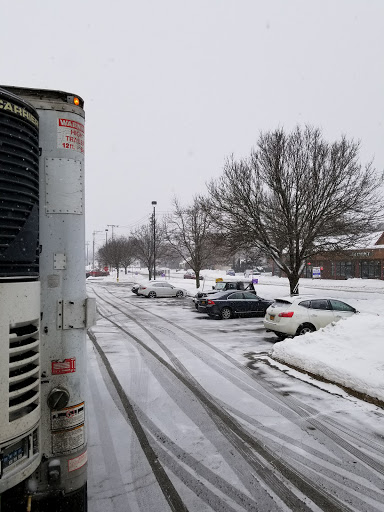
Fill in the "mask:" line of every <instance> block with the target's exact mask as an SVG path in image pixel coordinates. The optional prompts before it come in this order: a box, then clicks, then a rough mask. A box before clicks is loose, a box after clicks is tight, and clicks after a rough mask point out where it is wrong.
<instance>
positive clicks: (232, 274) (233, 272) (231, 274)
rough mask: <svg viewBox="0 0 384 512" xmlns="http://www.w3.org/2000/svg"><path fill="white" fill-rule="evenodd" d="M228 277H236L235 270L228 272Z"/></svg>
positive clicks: (231, 269)
mask: <svg viewBox="0 0 384 512" xmlns="http://www.w3.org/2000/svg"><path fill="white" fill-rule="evenodd" d="M226 274H227V276H235V275H236V274H235V271H234V270H233V268H230V269H228V270H227V272H226Z"/></svg>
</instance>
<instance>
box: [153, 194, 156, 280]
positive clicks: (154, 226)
mask: <svg viewBox="0 0 384 512" xmlns="http://www.w3.org/2000/svg"><path fill="white" fill-rule="evenodd" d="M156 205H157V201H152V206H153V279H156Z"/></svg>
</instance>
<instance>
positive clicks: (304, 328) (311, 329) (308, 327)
mask: <svg viewBox="0 0 384 512" xmlns="http://www.w3.org/2000/svg"><path fill="white" fill-rule="evenodd" d="M314 331H316V329H315V328H314V326H313V325H311V324H303V325H300V327H299V328H298V329H297V331H296V336H301V335H302V334H307V332H314Z"/></svg>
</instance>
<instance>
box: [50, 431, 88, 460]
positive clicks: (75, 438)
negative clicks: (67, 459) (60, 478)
mask: <svg viewBox="0 0 384 512" xmlns="http://www.w3.org/2000/svg"><path fill="white" fill-rule="evenodd" d="M84 443H85V430H84V424H82V425H79V426H78V427H75V428H72V429H70V430H58V431H57V432H52V453H54V454H58V453H66V452H70V451H71V450H74V449H75V448H79V447H80V446H81V445H83V444H84Z"/></svg>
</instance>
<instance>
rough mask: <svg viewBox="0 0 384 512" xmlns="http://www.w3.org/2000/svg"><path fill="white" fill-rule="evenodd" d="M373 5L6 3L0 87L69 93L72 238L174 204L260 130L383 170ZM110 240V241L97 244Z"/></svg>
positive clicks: (195, 0)
mask: <svg viewBox="0 0 384 512" xmlns="http://www.w3.org/2000/svg"><path fill="white" fill-rule="evenodd" d="M383 23H384V1H383V0H316V1H315V0H263V1H262V0H189V1H187V0H136V1H132V0H125V1H117V0H109V1H108V2H105V1H103V2H102V1H100V0H83V1H81V0H79V1H78V2H69V3H68V2H55V1H52V0H40V1H39V0H35V1H30V0H14V1H13V2H7V3H6V4H5V5H2V9H1V29H0V64H1V65H0V70H1V73H0V83H2V84H6V85H18V86H24V87H38V88H46V89H60V90H64V91H68V92H73V93H76V94H78V95H80V96H81V97H82V98H83V99H84V101H85V112H86V151H85V158H86V239H87V240H88V241H90V242H92V232H93V231H94V230H98V231H102V232H103V233H102V234H98V235H97V236H96V241H97V242H98V243H102V241H103V240H104V239H105V232H104V230H105V228H106V227H107V224H116V225H119V226H124V228H123V227H119V228H115V234H128V233H129V229H130V228H133V227H136V226H138V225H140V224H142V223H144V222H147V220H148V219H149V215H150V214H151V212H152V205H151V202H152V201H153V200H156V201H157V203H158V204H157V214H158V215H159V216H160V215H162V214H163V213H164V212H168V211H170V210H171V206H172V205H171V203H172V198H173V196H175V195H176V196H177V197H178V198H179V199H180V201H181V202H182V203H183V204H188V203H189V202H191V201H192V198H193V196H194V195H195V194H197V193H205V191H206V187H205V183H206V182H207V181H208V180H209V179H210V178H212V177H217V176H219V175H220V174H221V172H222V167H223V163H224V160H225V158H226V157H227V156H228V155H230V154H231V153H234V155H235V157H244V156H247V155H248V154H249V152H250V150H251V148H252V146H254V145H255V143H256V141H257V138H258V135H259V133H260V131H261V130H269V129H274V128H276V127H278V126H283V127H285V128H286V129H287V130H290V129H292V128H293V127H294V126H295V125H296V124H301V125H304V124H305V123H309V124H312V125H315V126H319V127H321V128H322V129H323V132H324V135H325V137H326V138H328V139H330V140H332V139H335V138H338V137H340V135H341V134H343V133H345V134H346V135H348V136H349V137H351V138H355V139H360V140H361V142H362V150H361V157H362V161H363V162H366V161H368V160H369V159H370V158H372V157H374V163H375V166H376V167H377V168H379V169H383V168H384V127H383V120H384V59H383V50H384V30H383ZM109 233H110V232H109Z"/></svg>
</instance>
